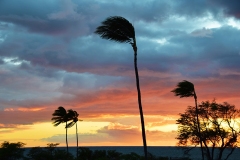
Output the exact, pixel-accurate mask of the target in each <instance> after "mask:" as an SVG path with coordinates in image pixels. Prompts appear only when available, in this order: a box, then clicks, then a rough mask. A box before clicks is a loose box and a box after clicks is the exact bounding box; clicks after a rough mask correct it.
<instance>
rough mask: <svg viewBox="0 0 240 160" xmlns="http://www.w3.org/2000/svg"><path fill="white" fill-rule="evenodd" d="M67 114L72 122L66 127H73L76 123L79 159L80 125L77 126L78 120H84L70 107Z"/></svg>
mask: <svg viewBox="0 0 240 160" xmlns="http://www.w3.org/2000/svg"><path fill="white" fill-rule="evenodd" d="M67 114H68V117H69V120H70V121H71V122H69V123H68V124H67V126H66V128H71V127H72V126H74V124H76V139H77V153H76V156H77V159H78V127H77V122H78V121H82V120H78V116H79V114H78V113H77V111H74V110H72V109H69V110H68V112H67Z"/></svg>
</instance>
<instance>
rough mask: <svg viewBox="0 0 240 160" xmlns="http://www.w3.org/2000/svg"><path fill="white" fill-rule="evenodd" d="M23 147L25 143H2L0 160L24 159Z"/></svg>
mask: <svg viewBox="0 0 240 160" xmlns="http://www.w3.org/2000/svg"><path fill="white" fill-rule="evenodd" d="M24 145H25V143H22V142H17V143H9V142H8V141H4V142H3V143H2V144H1V148H0V159H2V160H12V159H22V158H24V155H23V152H24V149H22V147H24Z"/></svg>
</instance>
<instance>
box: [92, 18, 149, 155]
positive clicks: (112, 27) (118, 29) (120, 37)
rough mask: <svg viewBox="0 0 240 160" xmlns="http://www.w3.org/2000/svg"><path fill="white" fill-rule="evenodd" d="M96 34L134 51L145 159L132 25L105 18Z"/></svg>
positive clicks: (124, 21) (135, 59)
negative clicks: (124, 44) (126, 44)
mask: <svg viewBox="0 0 240 160" xmlns="http://www.w3.org/2000/svg"><path fill="white" fill-rule="evenodd" d="M95 33H96V34H99V35H100V37H102V38H103V39H109V40H113V41H116V42H120V43H129V44H131V45H132V48H133V51H134V68H135V76H136V85H137V92H138V105H139V112H140V118H141V126H142V139H143V145H144V153H145V159H147V142H146V134H145V126H144V117H143V109H142V102H141V91H140V85H139V76H138V68H137V43H136V38H135V30H134V27H133V25H132V24H131V23H130V22H129V21H128V20H127V19H125V18H123V17H120V16H113V17H109V18H107V19H106V20H105V21H103V22H102V25H101V26H99V27H97V29H96V31H95Z"/></svg>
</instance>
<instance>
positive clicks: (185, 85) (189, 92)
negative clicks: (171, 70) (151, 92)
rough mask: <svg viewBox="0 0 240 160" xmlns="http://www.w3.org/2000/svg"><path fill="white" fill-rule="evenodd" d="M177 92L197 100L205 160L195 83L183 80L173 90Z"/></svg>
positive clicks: (181, 96) (181, 95) (198, 128)
mask: <svg viewBox="0 0 240 160" xmlns="http://www.w3.org/2000/svg"><path fill="white" fill-rule="evenodd" d="M171 92H173V93H174V94H175V96H180V98H183V97H194V100H195V108H196V118H197V130H198V134H199V138H200V145H201V151H202V159H203V160H204V154H203V147H202V136H201V135H200V122H199V119H198V105H197V94H196V91H195V88H194V84H193V83H191V82H189V81H186V80H183V81H182V82H179V83H178V84H177V87H176V88H175V89H174V90H172V91H171Z"/></svg>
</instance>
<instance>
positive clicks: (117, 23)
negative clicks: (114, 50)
mask: <svg viewBox="0 0 240 160" xmlns="http://www.w3.org/2000/svg"><path fill="white" fill-rule="evenodd" d="M95 33H96V34H99V35H100V37H102V38H103V39H109V40H113V41H117V42H121V43H123V42H125V43H132V42H133V39H134V38H135V31H134V27H133V26H132V24H131V23H130V22H129V21H128V20H126V19H125V18H123V17H120V16H113V17H109V18H107V19H106V20H105V21H103V22H102V25H101V26H99V27H97V29H96V31H95Z"/></svg>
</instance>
